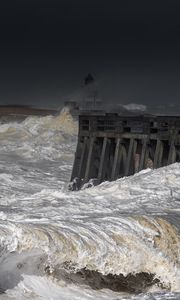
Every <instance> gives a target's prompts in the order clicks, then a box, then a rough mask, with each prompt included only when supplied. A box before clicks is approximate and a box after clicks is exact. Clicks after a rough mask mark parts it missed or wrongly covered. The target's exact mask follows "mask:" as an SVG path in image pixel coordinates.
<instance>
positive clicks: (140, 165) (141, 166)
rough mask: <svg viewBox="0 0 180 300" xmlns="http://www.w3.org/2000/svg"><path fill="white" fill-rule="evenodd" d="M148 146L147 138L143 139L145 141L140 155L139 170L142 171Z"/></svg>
mask: <svg viewBox="0 0 180 300" xmlns="http://www.w3.org/2000/svg"><path fill="white" fill-rule="evenodd" d="M146 148H147V138H145V139H143V142H142V150H141V156H140V162H139V170H138V171H141V170H143V169H144V162H145V154H146Z"/></svg>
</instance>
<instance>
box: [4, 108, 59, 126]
mask: <svg viewBox="0 0 180 300" xmlns="http://www.w3.org/2000/svg"><path fill="white" fill-rule="evenodd" d="M57 113H58V111H57V110H55V109H48V108H37V107H33V106H26V105H0V123H1V124H2V123H6V122H9V121H18V122H19V121H22V120H24V119H25V118H27V117H28V116H48V115H56V114H57Z"/></svg>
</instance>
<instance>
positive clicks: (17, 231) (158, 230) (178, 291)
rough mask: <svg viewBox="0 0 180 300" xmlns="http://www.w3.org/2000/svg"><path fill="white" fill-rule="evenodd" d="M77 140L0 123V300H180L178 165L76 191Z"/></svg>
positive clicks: (63, 130)
mask: <svg viewBox="0 0 180 300" xmlns="http://www.w3.org/2000/svg"><path fill="white" fill-rule="evenodd" d="M77 134H78V122H77V120H75V119H74V118H73V117H72V115H71V114H70V112H69V110H68V109H62V111H61V112H60V113H59V114H58V115H56V116H45V117H38V116H29V117H27V118H26V119H25V120H23V121H21V122H17V121H11V120H9V121H8V122H6V123H4V124H2V123H1V124H0V300H10V299H18V300H24V299H31V300H42V299H44V300H92V299H95V300H106V299H108V300H164V299H165V300H179V299H180V164H179V163H175V164H172V165H169V166H167V167H163V168H160V169H157V170H152V169H146V170H143V171H141V172H139V173H137V174H135V175H133V176H130V177H124V178H120V179H118V180H116V181H113V182H103V183H102V184H100V185H99V186H92V187H90V188H82V189H81V190H80V191H74V192H73V191H70V190H69V189H68V184H69V180H70V176H71V170H72V165H73V160H74V154H75V150H76V143H77Z"/></svg>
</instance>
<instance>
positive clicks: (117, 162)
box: [111, 138, 122, 180]
mask: <svg viewBox="0 0 180 300" xmlns="http://www.w3.org/2000/svg"><path fill="white" fill-rule="evenodd" d="M121 158H122V147H121V139H120V138H118V139H117V140H116V148H115V153H114V161H113V167H112V173H111V180H115V179H116V178H117V176H118V170H119V167H120V163H121Z"/></svg>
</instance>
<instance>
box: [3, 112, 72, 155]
mask: <svg viewBox="0 0 180 300" xmlns="http://www.w3.org/2000/svg"><path fill="white" fill-rule="evenodd" d="M77 131H78V124H77V121H76V120H74V119H73V117H72V115H71V114H70V112H69V109H68V108H67V107H66V108H64V109H62V110H61V112H60V114H59V115H57V116H46V117H37V116H31V117H28V118H26V119H25V120H24V121H23V122H21V123H17V122H12V123H7V124H1V125H0V145H1V152H3V151H4V152H5V153H7V152H8V153H12V152H14V153H15V154H17V155H19V156H21V157H25V158H28V159H31V158H33V159H43V158H45V159H56V158H60V157H61V154H62V151H61V149H62V150H65V149H68V148H69V149H70V148H71V147H72V148H73V151H74V148H75V143H76V136H77ZM67 142H68V143H67ZM71 152H72V151H71Z"/></svg>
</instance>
